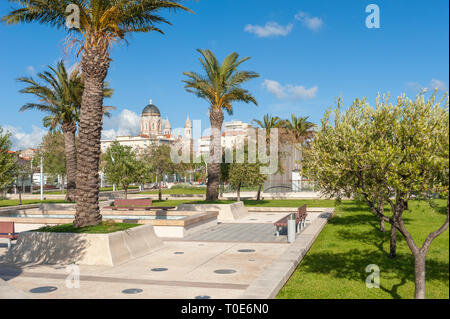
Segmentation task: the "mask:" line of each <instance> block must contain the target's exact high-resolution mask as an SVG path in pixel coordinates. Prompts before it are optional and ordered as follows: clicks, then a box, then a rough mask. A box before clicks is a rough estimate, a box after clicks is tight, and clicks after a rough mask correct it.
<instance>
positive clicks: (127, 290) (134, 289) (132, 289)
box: [122, 288, 144, 295]
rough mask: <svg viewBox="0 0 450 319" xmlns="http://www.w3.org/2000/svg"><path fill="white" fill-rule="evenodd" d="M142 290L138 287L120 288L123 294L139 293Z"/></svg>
mask: <svg viewBox="0 0 450 319" xmlns="http://www.w3.org/2000/svg"><path fill="white" fill-rule="evenodd" d="M143 291H144V290H142V289H139V288H131V289H125V290H122V293H123V294H127V295H134V294H139V293H141V292H143Z"/></svg>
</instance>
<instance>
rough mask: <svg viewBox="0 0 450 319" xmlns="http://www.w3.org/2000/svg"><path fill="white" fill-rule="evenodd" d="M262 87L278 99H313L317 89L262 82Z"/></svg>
mask: <svg viewBox="0 0 450 319" xmlns="http://www.w3.org/2000/svg"><path fill="white" fill-rule="evenodd" d="M262 85H263V87H264V88H265V89H267V91H269V92H270V93H272V94H273V95H275V96H276V97H277V98H278V99H287V98H289V99H313V98H315V97H316V95H317V92H318V90H319V88H318V87H317V86H314V87H311V88H309V89H307V88H305V87H304V86H302V85H292V84H287V85H284V86H283V85H281V84H280V83H279V82H277V81H273V80H264V82H263V84H262Z"/></svg>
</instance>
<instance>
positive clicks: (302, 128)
mask: <svg viewBox="0 0 450 319" xmlns="http://www.w3.org/2000/svg"><path fill="white" fill-rule="evenodd" d="M283 126H284V127H285V128H286V129H287V130H288V131H289V132H290V134H291V137H292V139H293V142H294V143H300V144H303V143H308V142H309V141H310V140H311V138H312V136H313V134H314V128H315V127H316V124H314V123H312V122H310V121H308V116H304V117H302V116H300V117H297V116H295V114H294V113H292V114H291V120H284V123H283Z"/></svg>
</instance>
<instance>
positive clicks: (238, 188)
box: [236, 183, 241, 202]
mask: <svg viewBox="0 0 450 319" xmlns="http://www.w3.org/2000/svg"><path fill="white" fill-rule="evenodd" d="M236 194H237V201H238V202H240V201H241V183H239V184H238V186H237V187H236Z"/></svg>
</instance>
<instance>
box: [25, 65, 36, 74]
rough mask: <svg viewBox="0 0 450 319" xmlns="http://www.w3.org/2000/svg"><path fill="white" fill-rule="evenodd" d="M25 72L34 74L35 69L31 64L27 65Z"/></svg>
mask: <svg viewBox="0 0 450 319" xmlns="http://www.w3.org/2000/svg"><path fill="white" fill-rule="evenodd" d="M27 73H28V74H29V75H35V74H36V69H35V68H34V67H33V66H32V65H29V66H27Z"/></svg>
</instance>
